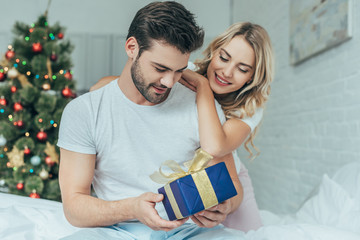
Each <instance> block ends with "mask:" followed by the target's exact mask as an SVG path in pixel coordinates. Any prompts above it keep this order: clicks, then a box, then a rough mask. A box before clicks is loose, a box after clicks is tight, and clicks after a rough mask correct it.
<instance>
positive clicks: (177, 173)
mask: <svg viewBox="0 0 360 240" xmlns="http://www.w3.org/2000/svg"><path fill="white" fill-rule="evenodd" d="M211 159H213V157H212V156H211V155H210V154H209V153H207V152H205V151H204V150H203V149H201V148H199V149H198V150H196V152H195V156H194V158H193V159H192V160H190V161H187V162H185V163H184V166H185V167H186V168H188V170H187V171H184V170H183V169H182V167H181V166H180V164H179V163H177V162H175V161H174V160H167V161H165V162H164V163H163V164H162V166H166V167H168V168H170V169H171V170H172V171H173V173H170V174H166V173H164V172H163V171H162V170H161V167H160V168H159V171H158V172H154V173H153V174H151V175H150V178H151V179H152V180H153V181H154V182H156V183H161V184H165V183H170V182H173V181H175V180H176V179H179V178H182V177H185V176H186V175H190V174H192V173H195V172H199V171H201V170H204V169H205V167H206V166H207V165H208V163H209V162H210V160H211Z"/></svg>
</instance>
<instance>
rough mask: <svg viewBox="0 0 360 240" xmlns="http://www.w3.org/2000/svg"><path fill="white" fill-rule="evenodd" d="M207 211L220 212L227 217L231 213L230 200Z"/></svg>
mask: <svg viewBox="0 0 360 240" xmlns="http://www.w3.org/2000/svg"><path fill="white" fill-rule="evenodd" d="M207 210H208V211H212V212H220V213H223V214H226V215H227V214H229V213H230V212H231V201H230V199H228V200H225V201H224V202H222V203H220V204H218V205H216V206H214V207H211V208H209V209H207Z"/></svg>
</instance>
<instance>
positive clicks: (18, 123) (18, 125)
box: [14, 120, 24, 129]
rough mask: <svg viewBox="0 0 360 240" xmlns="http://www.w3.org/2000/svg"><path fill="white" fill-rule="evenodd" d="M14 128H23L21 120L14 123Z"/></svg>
mask: <svg viewBox="0 0 360 240" xmlns="http://www.w3.org/2000/svg"><path fill="white" fill-rule="evenodd" d="M14 126H16V127H18V128H20V129H21V128H23V127H24V122H23V121H22V120H18V121H16V122H14Z"/></svg>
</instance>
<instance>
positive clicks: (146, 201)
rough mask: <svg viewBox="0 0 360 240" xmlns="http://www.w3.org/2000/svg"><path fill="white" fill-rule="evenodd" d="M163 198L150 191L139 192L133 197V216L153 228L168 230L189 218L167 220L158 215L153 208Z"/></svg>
mask: <svg viewBox="0 0 360 240" xmlns="http://www.w3.org/2000/svg"><path fill="white" fill-rule="evenodd" d="M163 198H164V196H163V195H162V194H156V193H151V192H147V193H144V194H141V195H140V196H139V197H137V198H135V204H134V213H135V218H136V219H138V220H139V221H140V222H142V223H143V224H145V225H147V226H148V227H150V228H151V229H153V230H161V231H170V230H172V229H174V228H177V227H179V226H181V225H183V224H184V223H185V222H186V221H187V220H188V219H189V218H184V219H181V220H176V221H167V220H164V219H162V218H161V217H160V216H159V214H158V213H157V211H156V210H155V205H156V203H157V202H161V201H162V200H163Z"/></svg>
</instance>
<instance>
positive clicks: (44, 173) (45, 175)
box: [39, 168, 49, 180]
mask: <svg viewBox="0 0 360 240" xmlns="http://www.w3.org/2000/svg"><path fill="white" fill-rule="evenodd" d="M39 177H40V178H41V179H42V180H46V179H48V178H49V173H48V171H46V170H45V169H44V168H43V169H42V170H41V171H40V173H39Z"/></svg>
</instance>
